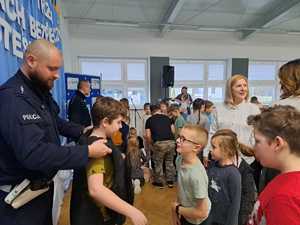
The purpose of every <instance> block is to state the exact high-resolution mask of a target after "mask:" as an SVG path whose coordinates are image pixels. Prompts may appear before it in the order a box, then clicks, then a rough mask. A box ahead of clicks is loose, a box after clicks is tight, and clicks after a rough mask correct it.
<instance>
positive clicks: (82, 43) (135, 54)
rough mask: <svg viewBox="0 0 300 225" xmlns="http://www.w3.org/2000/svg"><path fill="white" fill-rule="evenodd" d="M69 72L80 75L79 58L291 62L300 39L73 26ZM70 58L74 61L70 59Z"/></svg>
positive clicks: (69, 40)
mask: <svg viewBox="0 0 300 225" xmlns="http://www.w3.org/2000/svg"><path fill="white" fill-rule="evenodd" d="M68 32H69V34H68V37H67V40H65V42H66V41H67V42H68V45H69V46H68V47H69V49H66V50H67V51H68V52H66V54H65V55H66V56H68V58H67V59H66V61H67V62H71V65H69V64H67V67H66V71H68V70H69V69H71V70H72V71H71V72H79V65H78V57H80V56H90V57H93V56H94V57H121V58H122V57H126V58H130V57H131V58H146V57H149V56H169V57H171V58H193V59H230V58H250V59H259V60H290V59H294V58H298V57H299V53H300V46H299V42H300V36H296V35H293V36H291V35H272V34H262V33H256V34H254V35H253V36H252V37H251V38H249V39H247V40H245V41H240V40H239V36H238V35H239V34H237V33H222V32H191V31H189V32H188V31H186V32H183V31H181V32H179V31H173V32H170V33H167V34H166V35H165V36H164V37H163V38H161V37H159V35H158V33H157V31H144V30H138V29H136V28H109V27H103V26H100V25H98V26H96V25H82V24H81V25H77V24H70V25H69V27H68ZM69 57H71V59H70V58H69Z"/></svg>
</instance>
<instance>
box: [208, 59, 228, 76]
mask: <svg viewBox="0 0 300 225" xmlns="http://www.w3.org/2000/svg"><path fill="white" fill-rule="evenodd" d="M224 78H225V65H224V64H214V63H211V64H208V80H224Z"/></svg>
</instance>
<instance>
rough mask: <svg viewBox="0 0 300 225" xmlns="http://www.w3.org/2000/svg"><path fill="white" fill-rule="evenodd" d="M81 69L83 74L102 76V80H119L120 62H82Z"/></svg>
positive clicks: (120, 76) (120, 73)
mask: <svg viewBox="0 0 300 225" xmlns="http://www.w3.org/2000/svg"><path fill="white" fill-rule="evenodd" d="M81 71H84V72H83V73H84V74H88V75H95V76H99V75H101V76H102V80H121V79H122V72H121V64H120V63H106V62H103V63H101V62H82V63H81Z"/></svg>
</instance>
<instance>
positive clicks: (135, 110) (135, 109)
mask: <svg viewBox="0 0 300 225" xmlns="http://www.w3.org/2000/svg"><path fill="white" fill-rule="evenodd" d="M130 101H131V104H132V106H133V109H134V127H135V128H136V114H138V116H139V118H140V119H141V120H142V117H141V115H140V114H139V112H138V111H137V108H136V106H135V104H134V102H133V99H132V98H130Z"/></svg>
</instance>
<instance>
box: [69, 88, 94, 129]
mask: <svg viewBox="0 0 300 225" xmlns="http://www.w3.org/2000/svg"><path fill="white" fill-rule="evenodd" d="M85 99H86V97H85V95H84V94H83V93H81V92H80V91H76V94H75V95H74V96H73V97H72V99H71V100H70V103H69V107H68V118H69V120H70V121H72V122H74V123H78V124H80V125H82V126H85V127H88V126H90V125H91V124H92V123H91V116H90V113H89V109H88V107H87V106H86V101H85Z"/></svg>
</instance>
